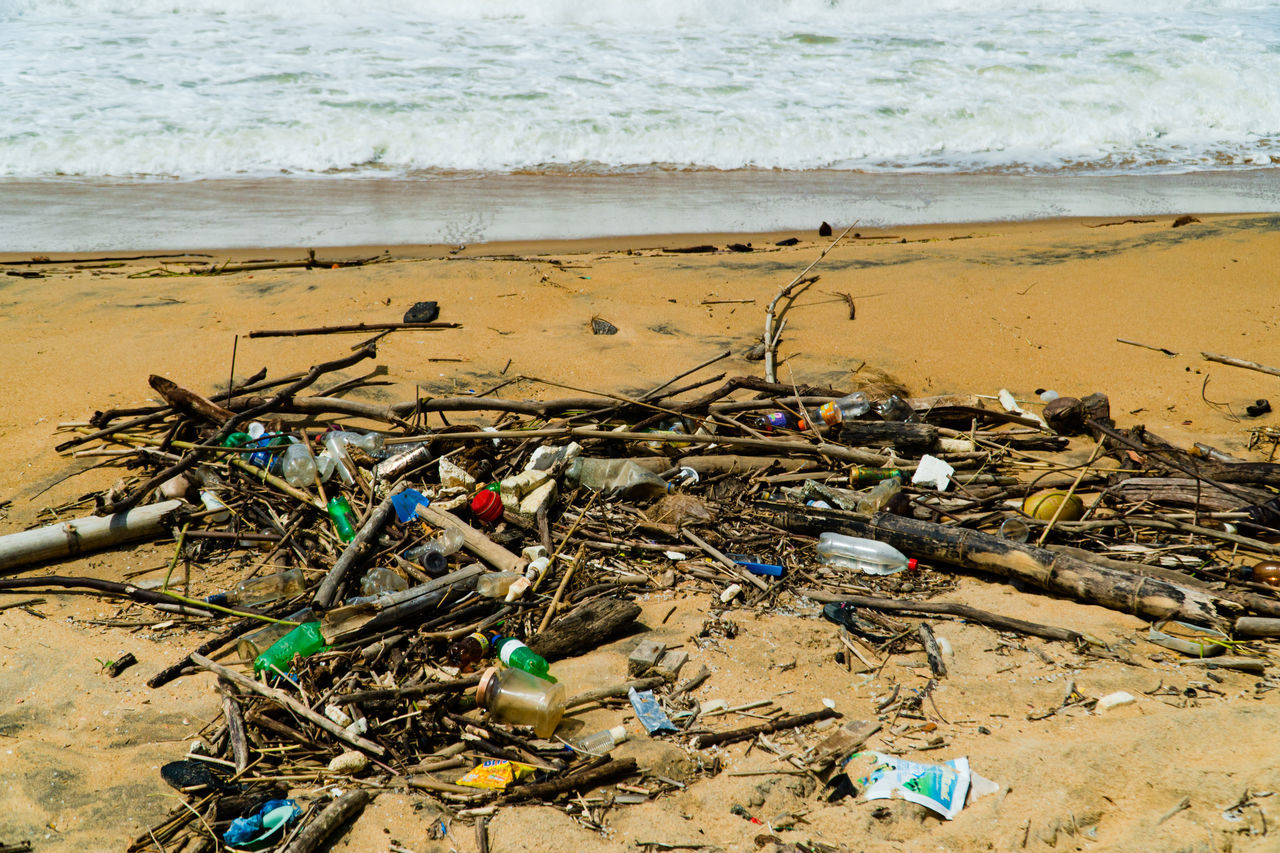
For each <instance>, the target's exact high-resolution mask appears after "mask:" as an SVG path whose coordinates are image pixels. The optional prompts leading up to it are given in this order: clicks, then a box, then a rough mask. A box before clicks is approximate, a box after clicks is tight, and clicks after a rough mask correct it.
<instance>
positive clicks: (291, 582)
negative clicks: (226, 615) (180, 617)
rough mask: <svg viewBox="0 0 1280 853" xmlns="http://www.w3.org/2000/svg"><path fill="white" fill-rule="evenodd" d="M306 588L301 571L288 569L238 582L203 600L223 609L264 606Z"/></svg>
mask: <svg viewBox="0 0 1280 853" xmlns="http://www.w3.org/2000/svg"><path fill="white" fill-rule="evenodd" d="M306 587H307V582H306V578H304V577H303V575H302V569H289V570H288V571H284V572H277V573H276V574H272V575H264V576H263V577H258V578H249V579H248V580H243V581H240V583H238V584H236V585H235V586H233V587H231V589H229V590H227V591H226V592H218V593H214V594H213V595H209V596H206V597H205V599H204V600H205V601H207V602H209V603H210V604H218V605H221V606H223V607H227V606H229V605H233V604H243V605H245V606H246V607H253V606H254V605H258V604H266V603H267V602H269V601H275V600H277V599H280V598H288V597H290V596H293V595H297V594H298V593H300V592H302V591H303V590H304V589H306Z"/></svg>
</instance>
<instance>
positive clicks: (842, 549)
mask: <svg viewBox="0 0 1280 853" xmlns="http://www.w3.org/2000/svg"><path fill="white" fill-rule="evenodd" d="M818 559H819V560H821V561H822V562H824V563H826V564H827V565H830V566H840V567H842V568H846V569H857V570H858V571H860V572H864V573H866V574H869V575H891V574H894V573H895V572H900V571H902V570H903V569H915V567H916V561H915V560H914V559H910V560H909V559H907V557H906V555H905V554H903V553H902V552H901V551H899V550H898V549H897V548H895V547H893V546H892V545H888V544H886V543H884V542H877V541H876V540H874V539H863V538H861V537H858V536H844V535H842V534H840V533H824V534H822V535H821V536H820V537H818Z"/></svg>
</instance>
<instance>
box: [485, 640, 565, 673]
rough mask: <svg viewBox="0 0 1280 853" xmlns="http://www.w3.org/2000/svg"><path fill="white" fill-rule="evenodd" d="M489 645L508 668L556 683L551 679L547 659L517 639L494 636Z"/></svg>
mask: <svg viewBox="0 0 1280 853" xmlns="http://www.w3.org/2000/svg"><path fill="white" fill-rule="evenodd" d="M489 645H491V646H492V647H493V652H494V654H496V655H497V656H498V660H500V661H502V663H503V664H505V665H506V666H509V667H511V668H512V669H522V670H524V671H525V672H527V673H529V674H530V675H536V676H537V677H538V678H545V679H546V680H547V681H555V679H554V678H552V677H551V664H549V663H547V659H546V658H544V657H543V656H542V655H540V654H538V653H537V652H535V651H534V650H533V649H531V648H529V647H528V646H526V645H525V644H524V643H522V642H520V641H519V640H517V639H516V638H515V637H502V636H494V638H493V641H492V642H491V643H490V644H489Z"/></svg>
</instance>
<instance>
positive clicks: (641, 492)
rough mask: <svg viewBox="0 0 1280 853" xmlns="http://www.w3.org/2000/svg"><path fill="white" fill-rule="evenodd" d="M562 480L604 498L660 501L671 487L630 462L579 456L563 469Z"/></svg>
mask: <svg viewBox="0 0 1280 853" xmlns="http://www.w3.org/2000/svg"><path fill="white" fill-rule="evenodd" d="M564 473H565V476H567V477H568V478H569V479H570V480H572V481H573V482H575V483H578V484H579V485H581V486H583V487H585V488H588V489H594V490H595V491H598V492H601V493H602V494H603V495H604V496H605V497H606V498H631V499H636V498H659V497H662V496H663V495H665V494H667V493H668V492H670V491H671V486H670V485H669V484H668V483H667V481H666V480H664V479H662V478H661V477H659V476H658V475H657V474H655V473H653V472H652V471H650V470H648V469H647V468H643V467H641V466H640V465H638V464H636V462H635V461H634V460H632V459H591V458H587V457H584V456H579V457H577V458H576V459H574V460H573V461H571V462H570V463H569V465H568V466H567V467H566V468H565V471H564Z"/></svg>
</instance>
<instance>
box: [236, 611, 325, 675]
mask: <svg viewBox="0 0 1280 853" xmlns="http://www.w3.org/2000/svg"><path fill="white" fill-rule="evenodd" d="M314 621H316V614H315V611H313V610H312V609H311V608H310V607H304V608H302V609H301V610H298V611H295V612H293V613H290V614H289V615H288V616H286V617H285V621H283V622H270V623H268V624H267V626H266V627H265V628H259V629H258V630H257V631H254V632H253V633H252V634H249V635H248V636H245V637H241V638H240V640H239V642H237V643H236V651H237V652H238V653H239V655H240V660H242V661H246V662H249V661H252V660H254V659H255V658H257V657H258V655H260V654H262V653H263V652H265V651H266V650H267V649H269V648H271V646H272V645H273V644H274V643H275V641H276V640H278V639H280V638H281V637H283V636H284V635H285V634H288V633H289V632H290V631H292V630H293V629H294V628H296V627H298V626H297V625H290V624H289V623H290V622H314Z"/></svg>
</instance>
